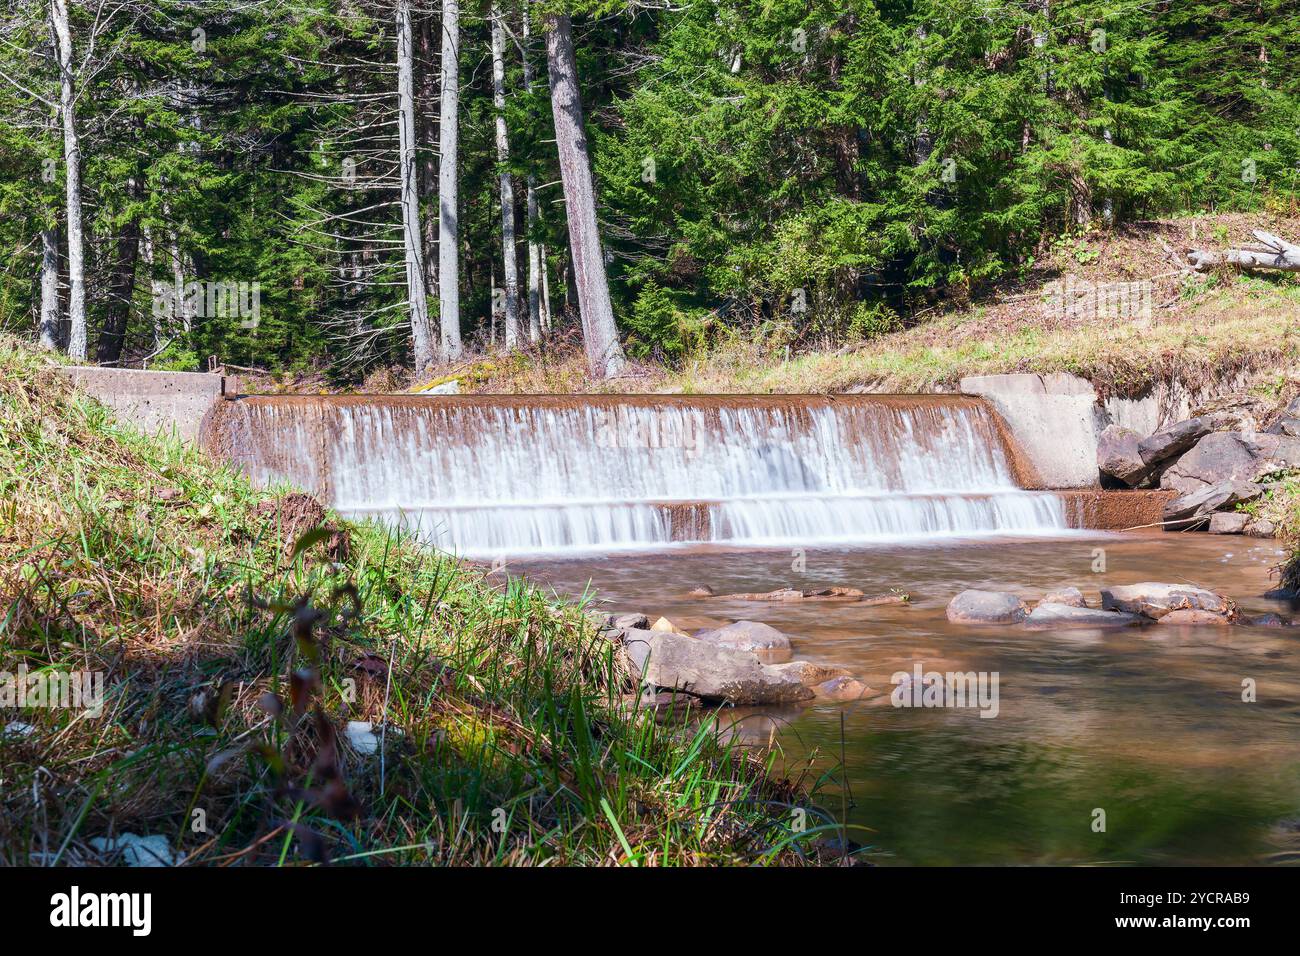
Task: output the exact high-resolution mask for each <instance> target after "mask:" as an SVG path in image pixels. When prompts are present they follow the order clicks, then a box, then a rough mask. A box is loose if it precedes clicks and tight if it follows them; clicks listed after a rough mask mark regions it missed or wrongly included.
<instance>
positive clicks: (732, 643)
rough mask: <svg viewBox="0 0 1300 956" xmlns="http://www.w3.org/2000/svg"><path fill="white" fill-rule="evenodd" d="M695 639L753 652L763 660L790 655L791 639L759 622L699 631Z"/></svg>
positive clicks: (741, 622)
mask: <svg viewBox="0 0 1300 956" xmlns="http://www.w3.org/2000/svg"><path fill="white" fill-rule="evenodd" d="M695 639H696V640H698V641H707V642H708V643H710V644H714V645H716V646H718V647H729V648H731V649H732V650H736V651H752V652H754V653H756V654H758V655H759V657H760V658H762V659H763V660H772V659H773V658H786V657H789V655H790V639H789V638H788V637H786V636H785V635H784V634H782V633H781V632H780V631H778V630H777V629H776V628H774V627H769V626H768V625H766V624H763V623H760V622H759V621H736V622H735V623H734V624H727V625H724V626H723V627H718V628H713V629H710V630H703V631H698V632H696V634H695Z"/></svg>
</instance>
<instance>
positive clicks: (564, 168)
mask: <svg viewBox="0 0 1300 956" xmlns="http://www.w3.org/2000/svg"><path fill="white" fill-rule="evenodd" d="M546 23H547V29H546V65H547V68H548V71H549V72H550V77H551V112H552V114H553V115H554V117H555V143H556V149H557V151H558V153H559V157H560V178H561V179H562V180H563V182H564V201H565V205H566V207H567V218H568V220H569V248H570V250H571V253H572V258H573V272H574V280H575V282H576V283H577V286H578V309H579V311H580V312H581V315H582V336H583V343H584V345H585V346H586V350H587V365H588V367H589V368H590V369H591V373H592V374H593V375H595V376H596V377H597V378H612V377H613V376H615V375H618V374H619V373H620V372H621V371H622V370H623V367H624V365H625V364H626V360H625V359H624V357H623V349H622V347H621V346H620V345H619V342H618V329H617V327H616V326H615V325H614V308H613V306H612V305H611V304H610V300H609V283H608V281H607V279H606V277H605V258H604V253H603V252H602V250H601V246H600V226H599V223H598V222H597V220H596V190H595V184H594V183H593V182H592V177H591V161H590V158H589V157H588V154H587V138H586V136H585V134H584V133H583V125H582V99H581V97H580V96H579V93H578V68H577V64H576V62H575V61H574V57H573V28H572V26H571V24H570V22H569V18H568V16H566V15H560V14H548V15H547V17H546Z"/></svg>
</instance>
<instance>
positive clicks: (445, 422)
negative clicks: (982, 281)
mask: <svg viewBox="0 0 1300 956" xmlns="http://www.w3.org/2000/svg"><path fill="white" fill-rule="evenodd" d="M225 428H226V429H227V431H228V433H229V434H230V435H231V437H232V441H231V442H230V446H231V447H230V453H231V455H232V456H233V457H234V458H235V459H236V460H238V461H240V462H241V463H242V464H243V466H244V468H245V469H246V470H247V471H249V472H250V473H251V474H253V475H254V476H255V477H257V478H259V479H260V480H262V481H270V480H273V479H276V478H285V479H288V480H290V481H292V482H294V483H296V484H299V485H301V486H304V487H307V488H308V489H309V490H313V491H316V492H317V493H318V494H322V495H325V496H326V497H328V498H329V499H330V502H331V504H333V505H334V506H335V507H336V508H338V509H339V510H340V511H342V512H344V513H345V514H352V515H358V516H360V515H376V516H382V517H385V518H387V519H389V520H393V521H398V522H402V523H405V524H407V525H408V526H410V527H414V528H416V529H418V531H419V533H420V534H421V535H422V536H423V537H425V538H426V539H427V540H429V541H430V542H431V543H434V544H436V545H438V546H439V547H442V548H445V549H447V550H451V551H456V552H459V553H461V554H465V555H468V556H474V557H481V556H490V555H498V554H524V553H539V552H540V553H548V552H549V553H555V552H564V551H570V550H593V549H595V550H622V549H628V548H648V547H664V546H667V545H670V544H673V543H684V542H691V541H707V542H716V543H737V544H742V543H743V544H755V545H780V544H794V545H797V546H811V545H816V544H824V543H837V544H853V543H866V542H877V541H893V540H899V539H915V538H928V537H933V536H974V535H990V534H1016V535H1023V534H1044V533H1060V532H1062V531H1064V530H1065V528H1066V520H1065V515H1064V511H1063V509H1062V506H1061V502H1060V501H1059V499H1057V498H1056V497H1055V496H1053V495H1050V494H1036V493H1031V492H1026V491H1023V490H1021V489H1019V488H1018V487H1017V486H1016V483H1015V480H1014V478H1013V475H1012V470H1011V468H1010V466H1009V463H1008V461H1007V459H1006V455H1005V452H1004V450H1003V446H1002V442H1001V439H1000V437H999V434H998V430H997V423H996V421H995V420H994V419H993V417H992V415H991V413H990V412H989V411H988V409H987V408H986V407H985V406H983V405H982V404H979V403H977V402H973V401H970V400H962V399H952V400H942V399H938V400H930V401H926V402H916V403H906V402H904V403H900V402H897V401H893V400H886V399H871V398H867V397H862V398H854V399H846V400H840V401H836V402H827V401H824V400H819V399H810V400H806V401H805V402H800V401H798V400H794V401H791V400H784V399H782V400H777V399H774V400H773V401H771V402H770V403H764V402H761V401H753V400H744V401H740V402H729V401H727V400H719V399H709V398H701V399H699V400H698V402H691V401H690V400H686V402H683V401H681V400H667V401H663V402H654V401H644V400H641V401H627V402H621V401H616V400H608V399H597V400H594V401H593V402H590V403H588V402H570V403H559V402H547V401H545V400H538V401H536V402H534V403H529V402H527V401H523V402H520V401H513V400H512V401H506V400H502V401H500V402H494V401H493V400H492V399H487V400H484V401H483V402H473V403H470V402H465V401H457V402H444V401H440V400H439V399H436V398H429V399H425V400H412V399H407V398H403V399H382V398H376V399H372V400H365V401H358V400H348V401H330V400H328V399H325V400H320V401H318V402H311V401H303V400H284V401H277V400H274V399H267V398H259V399H252V400H241V401H238V402H235V403H233V408H232V413H231V415H230V416H229V417H228V420H227V423H226V425H225ZM675 527H676V533H675V531H674V529H675Z"/></svg>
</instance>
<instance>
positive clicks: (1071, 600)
mask: <svg viewBox="0 0 1300 956" xmlns="http://www.w3.org/2000/svg"><path fill="white" fill-rule="evenodd" d="M1039 603H1040V604H1067V605H1069V606H1070V607H1087V606H1088V602H1087V601H1086V600H1084V597H1083V592H1082V591H1080V590H1079V589H1078V588H1074V587H1070V588H1057V589H1056V590H1055V591H1052V592H1051V593H1050V594H1044V595H1043V600H1042V601H1041V602H1039Z"/></svg>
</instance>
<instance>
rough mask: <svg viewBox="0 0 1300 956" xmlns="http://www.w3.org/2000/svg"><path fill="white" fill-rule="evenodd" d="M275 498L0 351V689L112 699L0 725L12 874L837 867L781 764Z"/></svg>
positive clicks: (586, 634) (555, 630) (579, 651)
mask: <svg viewBox="0 0 1300 956" xmlns="http://www.w3.org/2000/svg"><path fill="white" fill-rule="evenodd" d="M273 500H276V494H275V493H272V492H268V491H263V490H259V489H256V488H254V487H253V486H251V485H250V484H249V483H248V482H247V481H246V480H245V479H243V478H242V477H240V476H239V475H237V474H235V473H233V472H231V471H229V470H227V469H225V468H222V467H218V466H216V465H214V464H213V463H212V462H211V461H209V460H207V459H206V458H204V457H203V456H202V455H200V454H199V453H197V452H194V451H190V450H187V449H186V448H184V447H182V446H181V445H180V444H178V443H176V442H167V441H159V440H155V439H152V438H147V437H144V436H142V435H140V434H138V433H136V432H134V431H133V430H131V429H129V428H126V427H123V426H119V425H118V424H116V423H115V422H114V421H113V419H112V417H111V416H110V414H109V413H108V412H107V411H106V410H105V409H104V408H103V407H101V406H99V405H98V404H96V403H94V402H93V401H91V400H89V399H87V398H84V397H82V396H79V395H77V394H75V393H73V392H72V391H71V390H70V389H69V387H68V386H67V385H66V384H65V383H64V381H63V380H62V379H61V378H59V377H58V376H57V375H56V374H55V373H54V372H53V370H52V368H51V367H50V363H49V362H48V361H47V360H46V359H44V358H42V357H40V356H37V355H35V354H34V353H32V352H31V351H29V350H27V349H25V348H24V347H23V346H21V345H20V344H19V343H18V342H17V341H16V340H14V339H12V338H0V670H4V671H7V672H10V673H13V672H15V671H16V670H17V668H18V666H19V665H20V664H24V665H25V666H26V667H27V669H28V670H29V671H38V670H44V671H46V672H51V671H54V672H74V671H91V672H98V673H102V674H103V675H105V683H106V703H105V707H104V712H103V714H102V715H101V716H99V717H97V718H95V717H92V716H90V715H88V714H87V713H85V712H84V711H78V710H69V709H37V708H28V709H26V710H21V711H18V710H0V777H2V778H3V779H2V780H0V864H3V865H42V864H48V863H52V862H55V861H57V862H59V863H81V862H85V863H96V862H100V861H102V860H103V859H104V858H103V856H102V855H101V854H100V853H98V852H96V850H95V849H94V848H93V847H92V845H91V842H90V841H91V840H92V839H93V838H95V837H104V836H110V835H114V834H119V833H123V832H128V831H129V832H133V833H136V834H139V835H145V834H162V835H165V836H166V837H167V838H168V839H169V840H170V841H171V845H172V847H173V849H174V850H175V851H176V852H177V854H178V855H180V856H181V857H182V858H183V859H184V860H185V861H186V862H187V863H189V864H194V865H201V864H215V865H248V864H267V865H276V864H299V865H301V864H308V863H312V862H319V861H322V860H327V859H328V860H332V861H335V862H342V863H347V864H351V865H382V864H412V863H419V864H543V863H566V864H637V865H661V864H669V865H677V864H717V863H723V864H731V863H753V862H778V863H794V862H811V861H816V860H817V859H818V857H819V854H821V853H823V852H824V851H823V850H822V849H821V848H820V845H819V843H818V841H817V837H818V834H819V828H817V827H810V828H809V829H808V830H807V831H806V832H804V833H802V834H800V833H794V832H792V831H791V829H790V826H789V821H790V820H791V819H792V813H791V806H792V805H794V804H799V805H805V806H806V805H807V804H806V800H807V796H806V794H805V793H803V792H802V790H801V788H800V786H799V784H798V783H796V782H790V781H787V780H784V779H778V778H777V777H776V776H775V775H774V774H773V773H772V772H771V761H772V760H773V758H772V757H771V756H770V755H765V754H762V753H759V752H755V751H749V750H743V749H737V748H735V747H732V746H727V745H724V744H723V743H721V742H720V738H719V735H718V734H717V732H716V728H715V723H714V721H712V720H709V719H706V720H704V721H703V722H700V723H694V724H685V723H677V724H663V723H657V722H656V721H655V720H653V719H651V718H650V717H649V716H647V715H646V714H644V713H638V712H637V710H636V708H635V707H634V706H633V705H631V704H629V703H628V701H629V700H632V699H634V696H635V695H632V694H631V692H632V691H633V689H634V687H633V682H632V681H631V679H630V678H629V676H628V673H627V670H626V667H625V665H624V662H623V661H622V660H621V658H620V656H619V655H618V653H616V648H615V646H614V645H612V644H611V643H609V642H608V641H606V640H604V639H603V638H601V637H599V636H598V635H597V634H595V633H594V630H593V628H592V627H591V626H590V624H589V623H588V622H587V620H586V618H585V617H584V615H583V613H582V608H580V607H577V606H573V605H570V604H567V603H564V602H562V601H560V600H559V599H557V598H555V597H554V596H553V595H548V594H546V593H544V592H543V591H541V590H539V589H538V588H536V587H534V586H532V585H530V584H528V583H527V582H525V581H521V580H510V581H508V582H504V583H499V584H494V583H492V582H490V581H489V579H488V578H486V577H485V576H484V575H483V574H482V572H480V571H478V570H475V569H473V568H468V567H465V566H462V565H459V564H457V563H455V562H454V561H452V560H450V559H449V558H446V557H444V556H440V555H437V554H434V553H431V552H429V551H426V550H423V549H421V548H420V547H418V546H417V545H416V544H415V543H414V542H413V541H411V540H410V539H408V538H406V537H403V536H402V535H400V534H397V533H394V532H392V531H390V530H387V529H384V528H382V527H380V526H377V525H373V524H363V525H350V524H346V523H342V522H337V519H334V518H333V516H329V520H331V521H334V522H335V523H337V525H338V527H340V528H342V530H343V531H344V532H345V534H346V537H347V539H348V540H347V547H346V549H343V550H340V544H341V542H340V540H339V536H333V537H332V539H331V536H328V535H325V534H314V533H311V532H310V531H308V532H307V533H303V532H304V529H303V528H293V527H285V526H284V521H285V520H287V519H285V518H284V514H283V511H276V510H275V509H272V510H271V511H269V512H268V511H267V510H266V509H265V508H263V509H261V510H259V509H258V505H259V504H261V503H263V502H267V501H273ZM286 541H287V546H286ZM295 542H296V543H297V546H296V547H295V546H294V544H295ZM331 549H332V550H333V554H332V555H331V554H330V553H329V552H330V551H331ZM346 721H370V722H372V724H373V727H374V731H375V733H376V734H377V735H378V736H379V737H380V739H381V747H380V750H379V752H377V753H374V754H366V753H363V752H360V751H359V750H358V749H355V748H354V747H353V746H352V745H351V743H350V742H349V740H348V738H347V737H346V735H345V734H344V733H343V729H344V727H345V722H346ZM18 723H22V724H26V725H29V726H30V727H31V730H30V731H29V732H25V733H19V732H17V730H16V728H15V727H14V725H15V724H18ZM6 726H7V727H9V728H10V732H9V733H4V728H5V727H6ZM814 819H815V817H814ZM200 823H202V824H203V825H202V826H199V824H200Z"/></svg>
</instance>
